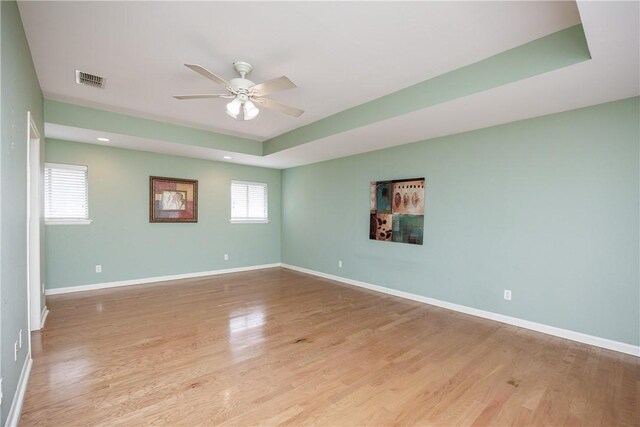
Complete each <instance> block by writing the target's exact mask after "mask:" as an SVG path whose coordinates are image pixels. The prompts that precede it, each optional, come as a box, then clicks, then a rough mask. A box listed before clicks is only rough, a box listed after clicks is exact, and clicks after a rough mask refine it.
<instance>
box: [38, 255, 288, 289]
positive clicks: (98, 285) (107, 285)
mask: <svg viewBox="0 0 640 427" xmlns="http://www.w3.org/2000/svg"><path fill="white" fill-rule="evenodd" d="M281 265H282V264H280V263H275V264H262V265H250V266H248V267H237V268H227V269H224V270H212V271H200V272H197V273H186V274H174V275H171V276H160V277H147V278H144V279H133V280H122V281H119V282H106V283H95V284H92V285H79V286H68V287H64V288H54V289H47V290H46V295H58V294H68V293H71V292H84V291H95V290H97V289H107V288H116V287H119V286H132V285H143V284H145V283H154V282H166V281H168V280H179V279H193V278H196V277H206V276H217V275H219V274H228V273H239V272H242V271H251V270H262V269H265V268H274V267H280V266H281Z"/></svg>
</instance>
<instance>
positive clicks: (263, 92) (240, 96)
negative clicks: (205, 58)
mask: <svg viewBox="0 0 640 427" xmlns="http://www.w3.org/2000/svg"><path fill="white" fill-rule="evenodd" d="M184 65H186V66H187V67H189V68H191V69H192V70H193V71H195V72H196V73H199V74H202V75H203V76H205V77H206V78H208V79H210V80H213V81H214V82H215V83H218V84H219V85H221V86H223V87H224V88H225V89H226V90H227V91H229V93H224V94H202V95H175V96H174V98H176V99H204V98H225V99H231V100H232V101H231V102H229V103H228V104H227V114H228V115H230V116H231V117H233V118H234V119H238V120H253V119H255V118H256V116H257V115H258V113H259V112H260V110H259V109H258V107H256V104H257V105H260V106H262V107H264V108H269V109H271V110H276V111H279V112H281V113H285V114H289V115H290V116H294V117H300V115H301V114H302V113H304V111H303V110H300V109H298V108H293V107H289V106H288V105H284V104H281V103H279V102H276V101H274V100H272V99H269V98H265V96H267V95H270V94H272V93H275V92H279V91H281V90H287V89H293V88H295V87H297V86H296V85H295V84H294V83H293V82H292V81H291V80H289V78H288V77H286V76H282V77H278V78H276V79H271V80H267V81H266V82H262V83H259V84H255V83H254V82H252V81H251V80H249V79H246V78H245V76H246V75H247V74H249V73H250V72H251V71H252V70H253V66H252V65H251V64H249V63H247V62H242V61H239V62H234V63H233V68H235V70H236V71H237V72H238V74H240V78H235V79H231V81H230V82H227V81H226V80H225V79H223V78H221V77H219V76H217V75H215V74H213V73H212V72H211V71H209V70H207V69H206V68H204V67H202V66H200V65H197V64H184ZM241 113H242V114H241Z"/></svg>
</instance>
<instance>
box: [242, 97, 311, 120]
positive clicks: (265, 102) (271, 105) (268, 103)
mask: <svg viewBox="0 0 640 427" xmlns="http://www.w3.org/2000/svg"><path fill="white" fill-rule="evenodd" d="M251 100H252V101H254V102H255V103H257V104H258V105H261V106H263V107H264V108H268V109H271V110H276V111H279V112H281V113H285V114H288V115H290V116H293V117H300V116H301V115H302V113H304V110H300V109H298V108H293V107H289V106H288V105H284V104H280V103H279V102H276V101H274V100H272V99H267V98H251Z"/></svg>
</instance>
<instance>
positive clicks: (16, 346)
mask: <svg viewBox="0 0 640 427" xmlns="http://www.w3.org/2000/svg"><path fill="white" fill-rule="evenodd" d="M13 361H14V362H17V361H18V341H16V342H14V343H13Z"/></svg>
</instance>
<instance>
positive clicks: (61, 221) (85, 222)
mask: <svg viewBox="0 0 640 427" xmlns="http://www.w3.org/2000/svg"><path fill="white" fill-rule="evenodd" d="M92 222H93V220H92V219H54V220H46V219H45V220H44V225H89V224H91V223H92Z"/></svg>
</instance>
